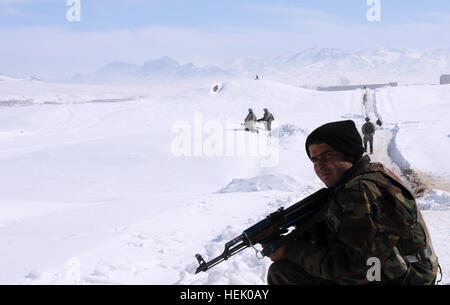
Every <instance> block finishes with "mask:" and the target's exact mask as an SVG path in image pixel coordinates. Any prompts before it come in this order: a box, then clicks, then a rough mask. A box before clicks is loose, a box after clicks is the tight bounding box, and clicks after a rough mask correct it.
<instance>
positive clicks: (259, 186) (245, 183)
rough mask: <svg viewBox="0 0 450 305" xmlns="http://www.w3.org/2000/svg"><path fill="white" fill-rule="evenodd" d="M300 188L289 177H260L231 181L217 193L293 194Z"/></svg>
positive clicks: (296, 182)
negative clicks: (269, 192)
mask: <svg viewBox="0 0 450 305" xmlns="http://www.w3.org/2000/svg"><path fill="white" fill-rule="evenodd" d="M301 187H302V186H301V185H300V183H299V182H298V181H297V180H296V179H294V178H293V177H291V176H289V175H260V176H256V177H253V178H250V179H233V180H232V181H231V182H230V183H229V184H228V185H227V186H226V187H224V188H222V189H221V190H219V191H218V192H217V193H235V192H261V191H269V190H278V191H284V192H294V191H295V190H298V189H300V188H301Z"/></svg>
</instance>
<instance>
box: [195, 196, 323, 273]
mask: <svg viewBox="0 0 450 305" xmlns="http://www.w3.org/2000/svg"><path fill="white" fill-rule="evenodd" d="M328 194H329V191H328V189H326V188H323V189H321V190H319V191H317V192H315V193H313V194H312V195H309V196H308V197H306V198H304V199H303V200H301V201H299V202H297V203H295V204H293V205H292V206H290V207H289V208H287V209H284V208H279V209H278V210H277V211H275V212H273V213H271V214H270V215H269V216H267V217H266V218H264V219H263V220H261V221H260V222H258V223H256V224H254V225H253V226H251V227H250V228H248V229H246V230H245V231H244V232H243V233H242V234H241V235H239V236H238V237H236V238H234V239H232V240H231V241H229V242H227V243H226V244H225V249H224V251H223V253H222V254H221V255H219V256H218V257H216V258H214V259H212V260H211V261H209V262H206V261H205V260H204V259H203V258H202V256H201V255H200V254H196V255H195V257H196V258H197V261H198V263H199V267H198V268H197V270H196V272H195V273H196V274H197V273H199V272H202V271H207V270H208V269H210V268H212V267H214V266H215V265H217V264H219V263H221V262H222V261H224V260H227V259H228V258H230V257H231V256H233V255H235V254H237V253H239V252H241V251H242V250H244V249H246V248H248V247H251V246H253V245H255V244H262V245H268V247H265V248H264V250H263V251H261V253H262V255H263V256H267V255H269V254H270V253H272V252H273V251H275V250H276V249H278V248H279V247H280V246H282V245H283V240H280V236H282V234H285V233H287V232H288V228H289V227H292V226H294V225H297V226H298V225H301V224H302V223H304V222H305V221H306V219H309V217H310V216H312V215H313V214H314V213H316V212H317V211H319V210H320V209H321V208H322V207H323V205H324V204H325V203H326V201H327V200H326V199H327V197H328Z"/></svg>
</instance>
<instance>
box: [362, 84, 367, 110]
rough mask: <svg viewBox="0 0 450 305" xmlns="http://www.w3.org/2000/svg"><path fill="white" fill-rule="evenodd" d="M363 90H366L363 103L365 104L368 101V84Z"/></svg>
mask: <svg viewBox="0 0 450 305" xmlns="http://www.w3.org/2000/svg"><path fill="white" fill-rule="evenodd" d="M363 90H364V94H363V104H364V105H365V104H366V103H367V88H366V86H364V88H363Z"/></svg>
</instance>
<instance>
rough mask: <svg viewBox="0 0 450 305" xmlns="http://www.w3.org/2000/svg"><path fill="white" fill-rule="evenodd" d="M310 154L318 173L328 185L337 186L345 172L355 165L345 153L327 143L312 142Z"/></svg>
mask: <svg viewBox="0 0 450 305" xmlns="http://www.w3.org/2000/svg"><path fill="white" fill-rule="evenodd" d="M309 155H310V157H311V161H312V162H313V164H314V171H315V172H316V175H317V176H318V177H319V178H320V180H322V182H323V183H325V185H326V186H327V187H333V186H335V185H336V184H337V183H338V182H339V180H341V178H342V176H343V175H344V173H345V172H346V171H347V170H348V169H350V168H351V167H352V166H353V164H352V163H350V162H348V161H347V160H346V158H345V155H344V154H343V153H341V152H340V151H338V150H336V149H334V148H333V147H331V146H330V145H328V144H326V143H321V144H311V145H310V146H309Z"/></svg>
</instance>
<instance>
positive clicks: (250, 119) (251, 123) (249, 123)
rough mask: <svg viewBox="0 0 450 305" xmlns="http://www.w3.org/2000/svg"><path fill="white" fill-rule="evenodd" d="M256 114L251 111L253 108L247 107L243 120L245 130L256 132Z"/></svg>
mask: <svg viewBox="0 0 450 305" xmlns="http://www.w3.org/2000/svg"><path fill="white" fill-rule="evenodd" d="M255 124H256V115H255V114H254V113H253V109H252V108H249V109H248V115H247V117H246V118H245V120H244V127H245V131H251V132H255V131H256V132H258V130H257V129H256V126H255Z"/></svg>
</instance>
